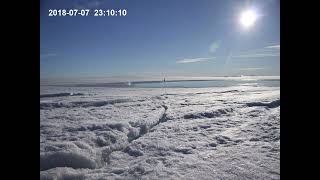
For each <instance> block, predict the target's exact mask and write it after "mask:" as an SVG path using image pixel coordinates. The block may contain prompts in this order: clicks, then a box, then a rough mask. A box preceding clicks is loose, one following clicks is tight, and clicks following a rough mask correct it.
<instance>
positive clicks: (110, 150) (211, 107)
mask: <svg viewBox="0 0 320 180" xmlns="http://www.w3.org/2000/svg"><path fill="white" fill-rule="evenodd" d="M68 93H69V94H68ZM70 93H71V94H70ZM42 94H43V96H42V97H41V98H40V119H41V121H40V177H41V179H56V178H58V179H139V178H140V179H280V88H279V87H251V86H237V87H223V88H222V87H221V88H187V89H184V88H174V89H167V90H166V94H164V90H163V89H161V88H156V89H148V88H139V89H135V88H122V89H121V88H98V87H96V88H84V87H82V88H80V87H79V88H64V87H55V88H53V87H48V88H43V89H42ZM74 94H76V95H74Z"/></svg>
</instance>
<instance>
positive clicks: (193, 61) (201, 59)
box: [176, 57, 215, 64]
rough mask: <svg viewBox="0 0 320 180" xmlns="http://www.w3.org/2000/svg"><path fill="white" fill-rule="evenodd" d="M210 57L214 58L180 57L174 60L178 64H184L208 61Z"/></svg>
mask: <svg viewBox="0 0 320 180" xmlns="http://www.w3.org/2000/svg"><path fill="white" fill-rule="evenodd" d="M211 59H215V57H211V58H193V59H182V60H178V61H176V63H178V64H185V63H196V62H203V61H209V60H211Z"/></svg>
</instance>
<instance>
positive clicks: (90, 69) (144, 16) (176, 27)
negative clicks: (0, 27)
mask: <svg viewBox="0 0 320 180" xmlns="http://www.w3.org/2000/svg"><path fill="white" fill-rule="evenodd" d="M70 8H88V9H90V10H91V13H93V10H94V9H105V10H106V9H126V10H127V12H128V13H127V15H126V16H125V17H118V16H117V17H94V16H91V15H90V16H88V17H81V16H76V17H68V16H64V17H58V16H56V17H48V10H49V9H70ZM246 9H254V10H255V11H256V12H257V14H258V15H259V16H258V19H257V21H256V23H255V24H254V25H253V26H252V27H250V28H249V29H245V28H244V27H243V26H241V24H240V23H239V16H240V14H241V12H243V11H244V10H246ZM40 11H41V12H40V15H41V18H40V28H41V29H40V66H41V67H40V72H41V74H40V75H41V78H47V77H62V78H63V77H87V76H88V77H90V76H91V77H92V76H130V75H141V76H153V75H163V74H165V75H179V76H180V75H183V76H221V75H224V76H227V75H240V74H243V75H279V74H280V2H279V0H252V1H241V0H216V1H215V0H91V1H89V0H68V1H61V0H43V1H41V6H40Z"/></svg>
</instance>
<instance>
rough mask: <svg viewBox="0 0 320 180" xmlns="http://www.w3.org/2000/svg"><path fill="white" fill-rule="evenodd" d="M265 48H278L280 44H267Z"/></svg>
mask: <svg viewBox="0 0 320 180" xmlns="http://www.w3.org/2000/svg"><path fill="white" fill-rule="evenodd" d="M265 48H268V49H280V44H278V45H272V46H267V47H265Z"/></svg>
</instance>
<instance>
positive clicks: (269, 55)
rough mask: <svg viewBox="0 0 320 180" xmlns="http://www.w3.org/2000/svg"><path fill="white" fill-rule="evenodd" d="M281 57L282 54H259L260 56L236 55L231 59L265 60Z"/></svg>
mask: <svg viewBox="0 0 320 180" xmlns="http://www.w3.org/2000/svg"><path fill="white" fill-rule="evenodd" d="M276 56H280V54H278V53H276V54H274V53H273V54H264V53H259V54H242V55H234V56H232V57H231V58H264V57H276Z"/></svg>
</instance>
